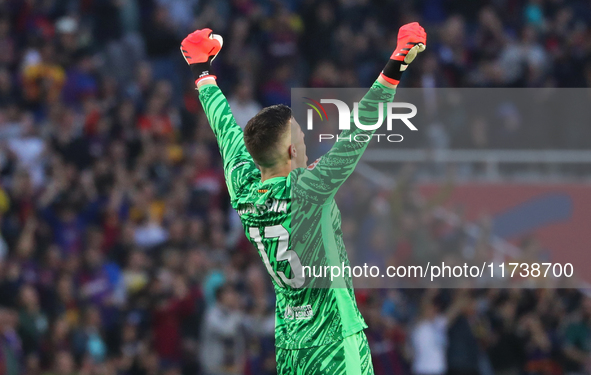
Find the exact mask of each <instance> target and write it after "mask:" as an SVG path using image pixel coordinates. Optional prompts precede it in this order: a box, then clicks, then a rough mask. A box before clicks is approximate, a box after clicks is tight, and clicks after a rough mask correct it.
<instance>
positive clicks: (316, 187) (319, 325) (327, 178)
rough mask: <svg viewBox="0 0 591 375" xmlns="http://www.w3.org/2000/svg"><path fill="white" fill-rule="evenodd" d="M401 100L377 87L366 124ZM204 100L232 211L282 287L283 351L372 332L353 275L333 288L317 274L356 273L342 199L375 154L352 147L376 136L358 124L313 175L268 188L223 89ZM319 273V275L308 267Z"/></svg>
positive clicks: (210, 89)
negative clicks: (330, 269) (346, 185)
mask: <svg viewBox="0 0 591 375" xmlns="http://www.w3.org/2000/svg"><path fill="white" fill-rule="evenodd" d="M394 94H395V90H394V89H391V88H387V87H385V86H384V85H382V84H380V83H378V82H375V83H374V84H373V86H372V87H371V89H370V90H369V92H368V93H367V94H366V95H365V97H364V98H363V99H362V100H361V102H360V103H359V120H360V122H361V123H365V124H375V123H376V122H377V120H378V110H379V109H378V108H379V107H378V106H379V103H387V102H390V101H392V100H393V99H394ZM199 99H200V100H201V103H202V105H203V108H204V110H205V113H206V115H207V118H208V120H209V123H210V125H211V127H212V129H213V131H214V133H215V136H216V138H217V141H218V145H219V148H220V152H221V155H222V160H223V167H224V175H225V179H226V183H227V185H228V192H229V194H230V199H231V203H232V207H234V208H235V209H236V210H237V212H238V214H239V215H240V219H241V221H242V224H243V226H244V230H245V233H246V236H247V237H248V239H249V240H250V242H251V243H252V244H253V245H254V246H255V247H256V248H257V249H258V252H259V255H260V257H261V259H262V261H263V263H264V265H265V267H266V269H267V271H268V273H269V275H270V276H271V280H272V282H273V286H274V288H275V293H276V296H277V300H276V306H275V315H276V325H275V345H276V346H277V347H279V348H284V349H302V348H309V347H314V346H321V345H327V344H331V343H334V342H337V341H340V340H342V339H344V338H345V337H348V336H350V335H352V334H355V333H357V332H359V331H361V330H363V329H364V328H367V325H366V324H365V322H364V320H363V317H362V316H361V314H360V312H359V309H358V308H357V303H356V301H355V295H354V292H353V286H352V281H351V279H350V277H349V275H346V277H340V278H338V279H335V280H332V281H331V280H330V275H328V277H324V276H322V277H314V275H318V273H317V272H318V270H321V269H323V267H324V266H331V265H337V266H341V265H345V266H349V260H348V257H347V253H346V251H345V246H344V243H343V236H342V231H341V216H340V212H339V210H338V208H337V206H336V204H335V201H334V195H335V194H336V192H337V190H338V188H339V187H340V186H341V185H342V183H343V182H344V181H345V180H346V179H347V177H349V176H350V175H351V173H352V172H353V169H354V168H355V165H356V164H357V162H358V161H359V158H360V157H361V155H362V154H363V151H364V150H365V148H366V147H367V142H355V141H351V140H352V139H354V138H355V136H356V135H358V134H367V135H369V136H371V135H372V134H373V131H367V130H361V129H359V128H357V127H356V126H355V125H354V124H352V125H351V130H345V131H343V133H341V135H340V136H339V138H338V139H339V140H338V141H337V142H336V143H335V145H334V146H333V147H332V148H331V149H330V151H329V152H328V153H326V154H325V155H324V156H322V157H321V158H320V159H318V160H316V161H315V162H314V163H313V164H312V165H310V166H309V167H308V168H299V169H294V170H293V171H292V172H291V173H290V174H289V176H287V177H276V178H271V179H268V180H266V181H264V182H261V173H260V171H259V169H258V168H257V167H256V165H255V163H254V161H253V160H252V157H251V156H250V154H249V153H248V151H247V150H246V146H245V145H244V139H243V133H242V129H241V128H240V127H239V126H238V125H237V124H236V121H235V120H234V117H233V115H232V112H231V111H230V106H229V105H228V102H227V100H226V98H225V96H224V95H223V94H222V92H221V90H220V89H219V88H218V87H217V86H215V85H206V86H203V87H201V89H200V92H199ZM384 107H385V106H384ZM311 266H314V267H315V269H316V270H317V271H316V272H314V271H312V270H311V269H310V268H306V267H311ZM313 278H314V279H313Z"/></svg>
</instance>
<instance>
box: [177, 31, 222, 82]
mask: <svg viewBox="0 0 591 375" xmlns="http://www.w3.org/2000/svg"><path fill="white" fill-rule="evenodd" d="M223 45H224V39H222V37H221V36H219V35H217V34H212V31H211V29H202V30H197V31H195V32H193V33H191V34H189V35H188V36H187V37H186V38H185V39H184V40H183V42H182V43H181V52H182V54H183V57H184V58H185V61H187V64H189V67H190V68H191V71H192V72H193V76H194V77H195V84H197V82H199V81H201V80H202V79H204V78H216V76H214V75H212V74H211V73H210V72H211V63H212V61H213V60H214V59H215V57H216V56H217V55H218V53H220V50H221V49H222V46H223Z"/></svg>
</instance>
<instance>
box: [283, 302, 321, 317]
mask: <svg viewBox="0 0 591 375" xmlns="http://www.w3.org/2000/svg"><path fill="white" fill-rule="evenodd" d="M313 316H314V310H312V306H311V305H305V306H294V307H292V306H287V308H286V309H285V313H284V314H283V318H284V319H285V320H306V319H310V318H312V317H313Z"/></svg>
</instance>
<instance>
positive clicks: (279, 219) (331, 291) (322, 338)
mask: <svg viewBox="0 0 591 375" xmlns="http://www.w3.org/2000/svg"><path fill="white" fill-rule="evenodd" d="M306 171H307V170H306V169H297V170H294V171H292V173H291V174H290V176H289V177H276V178H272V179H269V180H266V181H264V182H260V180H258V181H256V180H254V179H253V181H252V183H251V184H250V185H249V186H248V187H247V188H245V189H244V190H243V191H242V193H241V194H239V197H238V199H237V200H236V201H235V202H233V203H234V207H235V208H236V210H237V211H238V214H239V215H240V218H241V221H242V223H243V225H244V229H245V232H246V235H247V237H248V239H249V240H250V241H251V242H252V243H253V244H254V245H255V246H256V247H257V250H258V252H259V254H260V256H261V259H262V261H263V263H264V265H265V267H266V269H267V272H268V273H269V274H270V276H271V279H272V281H273V286H274V288H275V293H276V296H277V303H276V310H275V314H276V335H275V336H276V346H277V347H280V348H288V349H298V348H306V347H313V346H320V345H326V344H329V343H333V342H336V341H339V340H342V339H343V338H344V337H347V336H348V335H351V334H354V333H356V332H358V331H360V330H362V329H364V328H365V327H366V325H365V322H364V321H363V318H362V317H361V314H360V313H359V310H358V309H357V305H356V303H355V297H354V294H353V290H352V285H351V281H350V279H347V280H344V283H341V284H338V285H335V284H334V283H331V282H330V275H329V277H328V278H327V277H324V275H323V276H321V277H314V275H316V276H318V275H319V272H320V270H322V269H323V267H324V266H326V265H329V264H330V265H337V264H338V265H341V263H344V264H345V265H349V262H348V259H347V254H346V252H345V248H344V244H343V242H342V233H341V229H340V213H339V211H338V209H337V207H336V204H335V203H334V199H331V200H330V201H328V202H322V203H321V204H318V203H317V202H315V201H314V198H313V197H311V196H309V195H307V194H306V193H305V190H306V189H301V188H300V186H299V185H298V182H299V181H300V179H301V177H302V176H303V175H305V172H306ZM304 267H310V268H307V269H305V272H304ZM341 281H343V280H341Z"/></svg>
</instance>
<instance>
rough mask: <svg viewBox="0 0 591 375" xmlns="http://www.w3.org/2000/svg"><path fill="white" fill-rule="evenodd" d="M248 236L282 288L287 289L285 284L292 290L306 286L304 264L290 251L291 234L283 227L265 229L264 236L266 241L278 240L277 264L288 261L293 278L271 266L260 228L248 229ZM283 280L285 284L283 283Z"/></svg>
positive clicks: (275, 226)
mask: <svg viewBox="0 0 591 375" xmlns="http://www.w3.org/2000/svg"><path fill="white" fill-rule="evenodd" d="M248 234H249V236H250V238H252V240H253V241H254V242H255V243H256V245H257V248H258V249H259V252H260V253H261V258H263V263H265V267H267V271H268V272H269V274H270V275H271V277H272V278H273V280H275V282H276V283H277V285H279V286H281V287H285V286H284V284H283V283H285V284H287V285H289V286H291V287H292V288H301V287H302V285H304V281H305V280H304V273H303V268H302V262H301V261H300V258H299V257H298V255H297V254H296V252H295V251H293V250H288V247H289V232H288V231H287V229H285V228H284V227H283V226H281V225H274V226H272V227H265V230H264V236H265V238H266V239H274V238H277V256H276V259H277V262H281V261H284V260H286V261H288V262H289V265H290V267H291V273H292V275H293V277H292V278H291V279H288V278H287V276H285V273H283V272H281V271H277V272H275V271H274V270H273V267H272V266H271V262H270V261H269V255H268V254H267V252H266V250H265V246H263V239H262V237H261V231H260V230H259V228H255V227H251V228H248ZM282 280H283V282H282Z"/></svg>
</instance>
